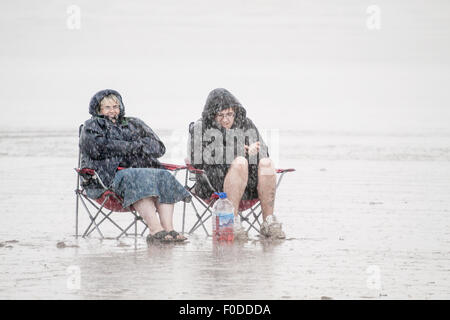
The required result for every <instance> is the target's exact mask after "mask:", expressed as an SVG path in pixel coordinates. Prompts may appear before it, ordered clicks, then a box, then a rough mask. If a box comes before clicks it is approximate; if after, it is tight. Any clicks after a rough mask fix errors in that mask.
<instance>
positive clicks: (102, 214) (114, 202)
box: [75, 125, 187, 239]
mask: <svg viewBox="0 0 450 320" xmlns="http://www.w3.org/2000/svg"><path fill="white" fill-rule="evenodd" d="M82 128H83V125H81V126H80V128H79V132H78V136H80V135H81V130H82ZM80 166H81V150H79V151H78V167H77V168H75V171H76V172H77V188H76V190H75V194H76V216H75V217H76V218H75V219H76V220H75V235H76V237H78V216H79V212H78V211H79V202H80V201H81V204H82V205H83V207H84V208H85V210H86V213H87V214H88V217H89V220H90V223H89V225H88V227H87V228H86V229H85V231H84V232H83V234H82V237H83V238H84V237H87V236H89V235H90V234H91V233H92V232H93V231H94V230H97V232H98V234H99V235H100V237H101V238H102V239H103V238H105V237H104V236H103V233H102V232H101V230H100V226H101V225H102V224H103V223H104V222H105V221H109V222H111V223H112V225H113V226H115V227H116V228H117V229H119V231H120V234H119V235H118V236H117V237H116V239H119V238H120V237H122V236H138V235H140V236H143V235H144V233H145V231H146V230H147V228H148V227H147V225H146V223H145V222H144V221H143V219H142V217H141V216H139V214H138V213H137V212H136V210H135V209H134V208H133V206H129V207H127V208H123V206H122V204H123V199H122V198H121V197H119V196H118V195H117V194H115V193H114V192H113V191H112V190H110V189H109V188H108V187H106V186H105V185H104V183H103V181H102V179H101V178H100V176H99V175H98V174H97V172H96V171H95V170H93V169H90V168H80ZM162 166H163V167H164V169H166V170H170V171H171V172H172V173H173V174H174V175H175V176H176V174H177V173H178V171H180V170H184V169H186V168H187V167H186V166H180V165H174V164H167V163H162ZM119 169H121V168H119ZM91 179H92V180H97V181H98V182H99V184H100V185H101V186H102V188H103V189H104V192H103V194H102V195H101V196H100V198H97V199H91V198H89V197H88V196H87V194H86V191H85V189H84V188H83V187H82V183H81V182H88V181H89V180H91ZM185 206H186V203H184V207H185ZM123 212H129V213H131V215H132V216H133V222H131V224H129V225H128V226H125V227H121V226H120V225H119V223H117V222H116V221H114V220H113V219H112V215H113V214H117V213H123ZM139 222H140V223H142V224H143V230H142V231H141V232H140V233H138V223H139ZM133 226H134V233H129V232H128V230H130V228H132V227H133Z"/></svg>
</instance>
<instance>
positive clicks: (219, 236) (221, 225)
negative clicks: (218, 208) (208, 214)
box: [213, 213, 234, 241]
mask: <svg viewBox="0 0 450 320" xmlns="http://www.w3.org/2000/svg"><path fill="white" fill-rule="evenodd" d="M233 225H234V214H233V213H217V214H216V230H215V234H214V235H213V237H214V239H215V240H222V241H233V239H234V233H233Z"/></svg>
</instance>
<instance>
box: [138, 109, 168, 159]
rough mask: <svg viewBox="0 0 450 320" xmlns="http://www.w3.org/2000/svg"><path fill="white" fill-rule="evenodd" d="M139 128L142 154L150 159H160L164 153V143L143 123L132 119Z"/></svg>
mask: <svg viewBox="0 0 450 320" xmlns="http://www.w3.org/2000/svg"><path fill="white" fill-rule="evenodd" d="M134 120H135V121H136V123H137V124H138V125H139V126H140V127H141V130H142V131H141V143H142V153H143V154H144V155H145V156H149V157H152V158H160V157H162V156H163V155H164V154H165V153H166V147H165V146H164V143H163V142H162V141H161V139H159V137H158V136H157V135H156V133H154V132H153V130H152V129H151V128H150V127H149V126H148V125H146V124H145V122H144V121H142V120H140V119H137V118H134Z"/></svg>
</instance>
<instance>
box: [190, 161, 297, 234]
mask: <svg viewBox="0 0 450 320" xmlns="http://www.w3.org/2000/svg"><path fill="white" fill-rule="evenodd" d="M186 167H187V169H188V170H187V172H186V174H188V172H189V173H194V174H201V175H203V177H204V178H205V179H206V181H207V182H208V183H209V185H210V186H211V183H210V182H209V180H208V177H207V176H206V174H205V172H204V171H203V170H199V169H195V168H194V167H192V166H191V165H190V164H186ZM293 171H295V169H292V168H291V169H276V173H277V174H278V177H277V183H276V188H277V189H278V186H279V185H280V183H281V180H282V179H283V176H284V175H285V174H286V173H287V172H293ZM186 180H187V179H186ZM189 181H190V185H189V183H186V186H187V190H188V191H189V192H190V193H191V195H192V199H193V200H192V201H191V205H192V208H193V209H194V212H195V216H196V217H197V220H196V222H195V223H194V224H193V226H192V227H191V228H190V230H189V232H188V233H189V234H192V233H194V231H195V230H197V229H198V228H200V227H202V228H203V230H204V231H205V233H206V235H207V236H210V234H209V232H208V229H210V228H207V227H205V222H206V221H207V220H208V219H209V218H211V216H212V207H213V205H214V203H215V202H216V200H217V199H218V196H217V195H215V194H214V193H213V194H212V195H211V197H210V198H209V199H202V198H200V197H199V196H198V195H196V194H195V184H196V183H197V179H196V177H195V175H191V177H190V178H189ZM186 182H187V181H186ZM211 188H212V186H211ZM212 189H213V190H214V188H212ZM194 199H196V200H197V202H198V204H197V206H196V205H195V203H194ZM197 207H198V208H197ZM260 207H261V202H260V200H259V199H251V200H241V202H240V203H239V209H238V213H239V216H240V218H241V221H242V222H245V223H247V225H248V227H247V230H246V231H247V232H249V231H250V230H251V229H254V230H255V231H256V232H257V233H258V234H261V222H260V217H261V216H262V210H261V208H260ZM258 209H259V210H258ZM184 228H185V208H183V226H182V232H183V233H184Z"/></svg>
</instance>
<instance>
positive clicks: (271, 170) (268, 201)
mask: <svg viewBox="0 0 450 320" xmlns="http://www.w3.org/2000/svg"><path fill="white" fill-rule="evenodd" d="M276 183H277V177H276V172H275V165H274V163H273V161H272V160H271V159H269V158H263V159H261V160H260V161H259V164H258V198H259V200H260V201H261V209H262V212H263V219H264V220H263V221H265V220H266V217H268V216H269V215H272V214H273V210H274V206H275V194H276Z"/></svg>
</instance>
